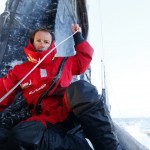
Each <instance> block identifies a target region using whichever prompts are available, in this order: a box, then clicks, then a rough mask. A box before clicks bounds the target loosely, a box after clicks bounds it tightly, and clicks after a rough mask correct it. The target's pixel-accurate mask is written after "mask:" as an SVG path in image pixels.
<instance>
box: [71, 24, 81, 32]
mask: <svg viewBox="0 0 150 150" xmlns="http://www.w3.org/2000/svg"><path fill="white" fill-rule="evenodd" d="M71 30H72V33H75V32H76V31H78V32H81V27H80V26H79V25H78V24H72V25H71Z"/></svg>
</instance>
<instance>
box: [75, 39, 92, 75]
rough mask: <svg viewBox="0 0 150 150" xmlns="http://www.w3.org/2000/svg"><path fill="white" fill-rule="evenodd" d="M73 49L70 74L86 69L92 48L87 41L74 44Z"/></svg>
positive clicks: (90, 58)
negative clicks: (74, 52)
mask: <svg viewBox="0 0 150 150" xmlns="http://www.w3.org/2000/svg"><path fill="white" fill-rule="evenodd" d="M75 50H76V54H75V55H74V56H73V57H72V74H73V75H79V74H82V73H83V72H85V71H86V70H87V69H88V67H89V65H90V62H91V60H92V56H93V53H94V50H93V48H92V47H91V46H90V44H89V43H88V42H87V41H83V42H82V43H80V44H78V45H76V46H75Z"/></svg>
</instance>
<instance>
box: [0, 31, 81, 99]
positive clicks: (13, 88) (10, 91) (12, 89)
mask: <svg viewBox="0 0 150 150" xmlns="http://www.w3.org/2000/svg"><path fill="white" fill-rule="evenodd" d="M77 32H78V30H77V31H76V32H74V33H73V34H71V35H70V36H68V37H67V38H66V39H64V40H63V41H61V42H60V43H59V44H57V45H56V46H55V47H54V48H52V49H51V50H50V51H49V52H48V53H47V54H46V55H45V56H43V58H42V59H41V60H40V61H39V62H38V63H37V64H36V65H35V66H34V67H33V68H32V69H31V70H30V71H29V72H28V73H27V74H26V75H25V76H24V77H23V78H22V79H21V80H20V81H19V82H18V83H17V84H16V85H15V86H14V87H12V88H11V89H10V90H9V91H8V92H7V93H6V94H5V95H4V96H3V97H2V98H1V99H0V102H2V101H3V100H4V99H5V98H6V97H7V96H8V95H9V94H10V93H12V92H13V91H14V90H15V89H16V88H17V87H18V86H19V85H20V84H21V83H22V81H24V80H25V79H26V78H27V77H28V76H29V75H30V74H31V73H32V72H33V71H34V70H35V69H36V68H37V66H39V64H41V62H42V61H43V60H44V59H45V58H46V57H47V56H48V55H49V54H51V53H52V51H54V50H55V49H56V48H57V47H58V46H60V45H61V44H63V43H64V42H66V41H67V40H68V39H70V38H71V37H72V36H73V35H75V34H76V33H77Z"/></svg>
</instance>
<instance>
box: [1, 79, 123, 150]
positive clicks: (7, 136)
mask: <svg viewBox="0 0 150 150" xmlns="http://www.w3.org/2000/svg"><path fill="white" fill-rule="evenodd" d="M66 94H67V100H68V104H69V107H70V108H71V109H72V110H73V115H72V116H71V117H68V119H66V120H65V121H64V122H63V123H60V124H56V125H52V124H50V123H48V128H46V127H45V126H44V125H43V124H42V123H40V122H37V121H31V122H21V123H19V124H17V125H16V126H15V127H13V128H12V129H4V128H0V150H91V147H90V146H89V144H88V143H87V141H86V140H85V137H86V138H88V139H89V140H90V141H91V142H92V145H93V147H94V149H95V150H121V148H120V146H119V142H118V139H117V137H116V134H115V131H114V128H113V123H112V120H111V118H110V116H109V112H108V111H107V107H106V106H105V103H104V102H103V100H102V99H101V98H99V95H98V92H97V90H96V88H95V87H94V86H93V85H91V84H89V83H88V82H86V81H83V80H80V81H76V82H74V83H72V84H71V85H70V86H69V87H68V89H67V91H66ZM74 120H76V123H77V122H78V123H79V124H80V125H81V128H82V129H83V132H84V134H83V133H82V132H81V131H82V130H80V128H78V126H79V125H78V126H76V127H75V124H76V123H74V122H75V121H74ZM72 122H73V123H72ZM72 124H74V125H73V126H74V127H73V126H72ZM69 126H70V127H69ZM71 126H72V127H71ZM66 127H67V128H68V129H69V128H70V129H71V128H73V129H72V130H70V129H69V130H68V129H67V130H65V128H66Z"/></svg>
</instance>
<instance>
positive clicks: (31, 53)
mask: <svg viewBox="0 0 150 150" xmlns="http://www.w3.org/2000/svg"><path fill="white" fill-rule="evenodd" d="M54 47H55V45H54V42H52V44H51V46H50V48H49V49H48V50H45V51H43V52H36V51H35V48H34V46H33V45H32V43H31V42H29V44H28V46H27V47H24V52H25V54H26V56H27V58H28V60H29V61H30V62H32V63H38V62H39V61H40V60H41V59H42V58H43V57H44V56H45V55H46V54H47V53H48V52H49V51H50V50H52V49H53V48H54ZM55 55H56V49H54V50H53V51H52V52H51V53H50V54H49V55H48V56H47V57H46V58H45V59H44V60H43V61H42V62H41V64H40V65H39V66H46V65H48V64H50V63H52V61H53V59H54V58H55Z"/></svg>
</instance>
